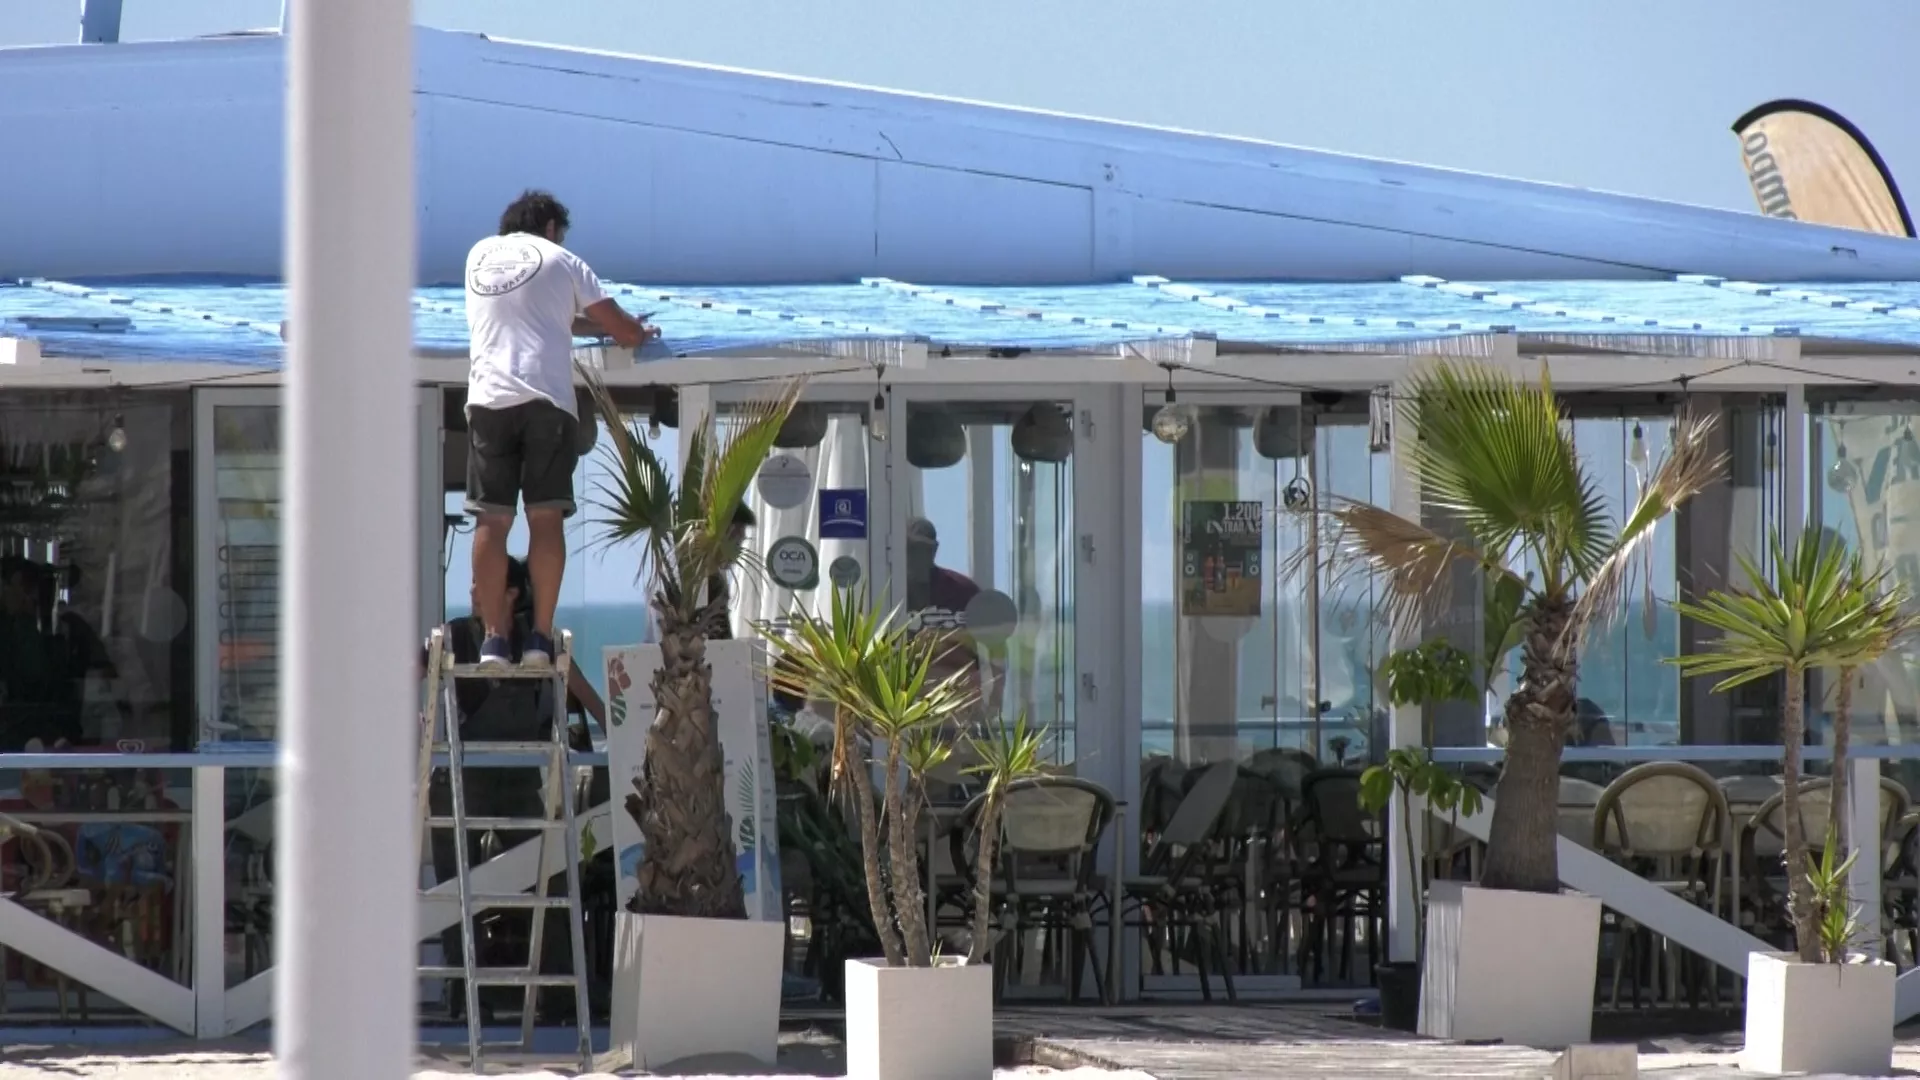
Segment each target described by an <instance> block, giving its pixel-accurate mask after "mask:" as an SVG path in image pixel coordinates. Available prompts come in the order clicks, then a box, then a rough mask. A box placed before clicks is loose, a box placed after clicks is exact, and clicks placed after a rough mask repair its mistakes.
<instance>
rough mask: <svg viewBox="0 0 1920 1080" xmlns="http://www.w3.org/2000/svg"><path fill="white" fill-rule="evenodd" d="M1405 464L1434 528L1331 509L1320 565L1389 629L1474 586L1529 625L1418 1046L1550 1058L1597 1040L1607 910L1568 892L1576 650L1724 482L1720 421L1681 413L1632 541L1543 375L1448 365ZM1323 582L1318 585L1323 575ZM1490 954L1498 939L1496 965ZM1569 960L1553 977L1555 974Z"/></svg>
mask: <svg viewBox="0 0 1920 1080" xmlns="http://www.w3.org/2000/svg"><path fill="white" fill-rule="evenodd" d="M1398 398H1399V400H1398V406H1397V407H1398V410H1399V413H1400V420H1401V423H1400V424H1399V425H1398V429H1397V436H1398V437H1397V438H1396V441H1395V446H1394V451H1395V453H1396V454H1398V455H1402V456H1403V459H1404V461H1405V463H1406V466H1407V468H1408V469H1409V470H1410V471H1411V473H1412V474H1413V476H1412V478H1413V489H1414V490H1415V491H1418V492H1419V493H1420V498H1421V501H1422V503H1423V504H1424V506H1425V507H1427V508H1428V509H1429V510H1430V511H1431V512H1432V515H1433V517H1432V520H1426V517H1427V515H1425V514H1422V515H1421V517H1422V519H1423V520H1418V521H1416V520H1409V519H1408V518H1405V517H1402V516H1400V515H1398V514H1395V513H1393V512H1392V511H1390V510H1387V509H1383V508H1381V507H1378V506H1373V505H1370V504H1368V503H1364V502H1357V501H1350V500H1345V499H1339V498H1333V499H1325V500H1321V502H1320V504H1319V505H1317V506H1314V507H1311V508H1309V512H1310V513H1312V514H1313V515H1315V517H1316V518H1317V519H1318V520H1319V521H1320V522H1321V523H1322V524H1324V525H1325V526H1326V527H1327V532H1328V536H1327V540H1326V542H1325V543H1323V544H1321V545H1320V550H1321V551H1322V552H1323V553H1324V554H1325V555H1326V557H1327V558H1328V559H1329V560H1331V561H1333V562H1334V563H1335V564H1336V568H1337V564H1341V563H1344V564H1346V566H1348V567H1349V568H1352V569H1357V570H1361V571H1364V572H1367V573H1369V574H1371V575H1373V579H1374V580H1376V581H1378V582H1380V583H1381V586H1382V588H1383V596H1384V603H1385V604H1386V607H1387V612H1388V615H1389V617H1390V618H1391V619H1392V620H1393V621H1394V622H1395V623H1396V624H1397V625H1398V626H1399V627H1400V628H1402V629H1403V630H1404V631H1408V632H1411V633H1414V634H1422V633H1424V632H1425V629H1426V627H1428V626H1432V625H1438V623H1439V621H1440V620H1441V618H1443V617H1444V616H1445V615H1446V614H1447V608H1448V605H1449V602H1450V600H1451V598H1452V593H1453V590H1452V588H1451V582H1452V579H1453V578H1454V577H1455V576H1456V572H1458V571H1462V570H1464V571H1469V572H1471V573H1473V574H1475V575H1476V576H1478V577H1479V578H1480V579H1481V580H1482V582H1483V584H1484V587H1485V589H1486V594H1487V596H1488V597H1490V598H1493V599H1495V600H1497V601H1499V603H1500V606H1501V607H1502V608H1503V609H1504V610H1506V611H1511V612H1513V613H1514V616H1515V619H1516V623H1517V629H1518V633H1519V640H1520V665H1521V678H1520V682H1519V686H1518V688H1517V689H1516V690H1515V691H1514V692H1513V694H1511V695H1510V696H1509V697H1508V699H1507V701H1506V705H1505V708H1504V718H1505V721H1506V724H1505V726H1506V730H1507V746H1506V764H1505V768H1504V769H1503V771H1502V773H1501V776H1500V781H1499V785H1498V787H1497V788H1496V789H1495V792H1494V797H1493V810H1492V822H1491V825H1490V833H1489V837H1488V845H1487V855H1486V863H1485V869H1484V872H1483V874H1482V877H1481V880H1480V882H1479V884H1478V885H1477V886H1463V885H1459V884H1456V883H1454V882H1448V881H1437V882H1435V883H1434V887H1433V889H1432V890H1431V891H1430V894H1429V898H1428V909H1427V910H1428V914H1427V918H1428V921H1429V922H1430V923H1431V924H1433V926H1439V925H1440V924H1441V922H1442V921H1444V922H1445V923H1446V925H1447V932H1446V933H1445V934H1439V933H1432V932H1430V933H1429V934H1428V935H1427V946H1428V952H1427V955H1426V956H1425V957H1424V963H1425V967H1424V968H1423V971H1422V976H1421V978H1422V996H1423V998H1425V999H1426V1000H1428V1001H1432V1002H1436V1003H1438V1005H1437V1006H1436V1007H1423V1009H1422V1024H1421V1029H1422V1031H1423V1032H1426V1033H1428V1034H1435V1035H1442V1036H1447V1037H1452V1038H1473V1039H1479V1038H1498V1039H1506V1040H1508V1041H1511V1042H1521V1043H1532V1044H1536V1045H1543V1046H1555V1045H1562V1046H1564V1045H1569V1044H1572V1043H1578V1042H1585V1041H1587V1039H1588V1038H1589V1037H1590V1036H1591V1033H1592V1025H1593V987H1592V978H1591V975H1592V972H1593V971H1594V968H1595V966H1596V964H1597V961H1598V952H1599V937H1600V902H1599V901H1598V900H1597V899H1595V898H1592V897H1585V896H1578V895H1573V894H1566V893H1563V892H1562V890H1561V883H1560V868H1559V858H1558V850H1557V844H1558V841H1559V834H1558V831H1557V830H1556V828H1555V824H1556V819H1557V812H1558V805H1557V804H1558V787H1559V773H1560V752H1561V749H1562V747H1563V746H1564V744H1565V735H1566V732H1567V730H1568V729H1569V728H1570V727H1571V726H1572V724H1573V722H1574V713H1575V709H1574V705H1575V701H1576V694H1575V684H1576V681H1577V679H1578V676H1579V670H1580V645H1581V642H1582V641H1583V640H1584V639H1585V638H1586V636H1587V631H1588V630H1589V629H1590V628H1592V627H1594V626H1595V625H1597V624H1600V623H1602V622H1604V621H1605V620H1607V619H1609V618H1611V617H1613V616H1614V615H1615V614H1617V612H1618V611H1619V609H1620V608H1621V607H1622V606H1623V601H1624V600H1625V598H1626V596H1627V595H1628V592H1629V589H1628V586H1629V584H1630V582H1631V580H1632V577H1633V573H1634V570H1635V567H1636V566H1637V565H1638V564H1639V563H1641V562H1642V561H1643V560H1644V558H1645V555H1644V548H1645V545H1646V544H1647V543H1648V542H1649V541H1650V540H1651V538H1652V536H1653V531H1654V526H1655V525H1656V524H1657V523H1658V522H1659V521H1660V519H1661V518H1663V517H1665V516H1667V515H1668V514H1670V513H1672V512H1673V511H1674V510H1675V509H1676V508H1678V507H1679V506H1680V505H1681V504H1682V503H1684V502H1685V501H1686V500H1687V499H1688V498H1690V497H1691V496H1693V495H1694V494H1695V493H1696V492H1698V491H1700V490H1701V489H1702V488H1703V487H1705V486H1706V485H1707V484H1709V483H1711V482H1712V481H1713V480H1714V479H1715V477H1716V476H1718V475H1719V473H1720V471H1721V468H1722V464H1723V461H1724V457H1723V455H1719V454H1716V453H1714V452H1713V451H1712V449H1711V446H1710V444H1709V440H1708V432H1709V430H1710V428H1711V419H1710V418H1698V417H1695V416H1692V415H1686V416H1682V417H1680V418H1679V419H1677V420H1676V421H1675V422H1674V425H1673V428H1672V441H1671V445H1670V447H1669V449H1668V451H1667V453H1666V455H1665V457H1664V458H1663V459H1662V460H1661V461H1660V463H1659V464H1658V466H1657V467H1655V468H1653V469H1651V470H1650V475H1648V476H1647V477H1646V479H1645V481H1644V483H1643V484H1642V486H1641V489H1640V492H1639V495H1638V497H1637V498H1636V499H1635V500H1634V502H1633V504H1632V505H1631V506H1630V507H1628V510H1627V513H1626V515H1625V516H1624V519H1623V521H1622V523H1621V525H1620V526H1619V527H1618V528H1617V529H1616V528H1615V527H1614V525H1613V523H1612V521H1611V518H1610V516H1609V514H1608V513H1607V511H1606V509H1605V503H1604V501H1603V498H1602V494H1601V489H1600V485H1599V483H1598V481H1597V480H1596V479H1595V478H1594V476H1593V475H1592V474H1591V472H1590V471H1589V470H1588V469H1587V467H1586V464H1585V462H1583V461H1582V460H1581V457H1580V454H1579V451H1578V449H1577V448H1576V446H1575V445H1574V440H1573V432H1572V430H1571V429H1570V428H1569V427H1567V426H1565V425H1564V423H1563V417H1562V415H1561V410H1560V403H1559V401H1558V400H1557V399H1556V398H1555V396H1554V393H1553V386H1552V382H1551V380H1550V379H1549V378H1548V376H1547V373H1546V371H1545V370H1544V369H1542V372H1541V376H1540V379H1539V382H1538V383H1537V384H1533V385H1529V384H1527V383H1524V382H1522V381H1521V380H1520V379H1518V378H1517V377H1515V376H1513V375H1512V374H1509V373H1508V372H1506V371H1503V370H1501V369H1498V368H1495V367H1492V366H1489V365H1485V364H1478V363H1461V362H1451V361H1438V362H1435V363H1434V364H1432V365H1430V366H1428V367H1426V368H1424V369H1422V370H1421V371H1419V372H1418V373H1416V374H1415V375H1414V376H1413V377H1412V379H1411V380H1410V381H1409V382H1408V384H1407V385H1406V386H1405V387H1404V388H1403V389H1402V390H1401V391H1400V392H1399V394H1398ZM1318 569H1319V568H1316V572H1318ZM1485 942H1499V946H1498V947H1496V948H1488V947H1486V946H1485ZM1549 955H1550V956H1554V957H1555V958H1556V962H1555V963H1554V964H1550V965H1549V964H1541V963H1539V959H1538V958H1539V957H1541V956H1549Z"/></svg>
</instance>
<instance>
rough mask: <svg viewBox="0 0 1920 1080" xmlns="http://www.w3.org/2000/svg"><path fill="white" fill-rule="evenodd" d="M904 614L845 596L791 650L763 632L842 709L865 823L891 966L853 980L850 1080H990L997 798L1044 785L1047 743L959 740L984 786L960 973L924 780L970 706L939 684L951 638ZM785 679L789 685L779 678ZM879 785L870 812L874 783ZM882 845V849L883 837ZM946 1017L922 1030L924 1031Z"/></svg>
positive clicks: (841, 769) (797, 633) (944, 756)
mask: <svg viewBox="0 0 1920 1080" xmlns="http://www.w3.org/2000/svg"><path fill="white" fill-rule="evenodd" d="M900 616H901V613H900V611H898V610H895V611H893V612H891V613H889V614H885V615H882V614H880V613H879V612H878V609H875V608H871V607H868V606H866V605H864V604H863V603H861V602H860V601H858V600H857V599H856V598H855V596H854V594H853V592H852V591H851V590H848V589H838V590H835V592H834V595H833V601H832V606H831V609H830V612H829V615H828V618H827V619H825V620H816V619H812V618H809V617H808V616H807V615H806V613H805V612H804V611H800V612H796V613H795V615H794V617H793V618H792V619H791V620H790V628H789V632H790V633H791V637H782V636H781V635H780V634H779V633H778V632H777V630H778V628H776V627H773V626H771V625H767V626H763V627H761V628H760V629H761V631H762V633H764V634H766V636H767V638H768V640H769V641H771V642H772V643H773V645H774V648H775V649H776V650H778V651H779V652H780V653H781V654H782V656H783V660H785V661H786V663H785V664H783V665H780V666H778V667H776V669H775V678H776V679H777V680H781V681H782V684H783V685H784V686H785V687H786V688H787V689H790V690H792V691H794V692H796V693H800V694H804V695H806V696H808V697H811V698H812V699H814V700H816V701H825V702H829V703H831V704H832V706H833V708H834V725H835V740H834V750H833V762H834V765H833V787H834V789H835V791H836V793H838V794H839V795H841V796H842V797H844V798H846V799H848V800H849V801H851V802H852V803H853V805H854V810H855V813H856V816H857V817H858V820H859V822H860V834H861V847H862V854H863V857H864V861H865V865H866V877H867V897H868V902H869V903H870V905H871V906H872V910H873V922H874V926H875V928H876V929H877V930H878V931H879V934H880V940H881V946H882V949H883V951H884V953H885V956H884V958H883V960H882V961H877V962H876V961H868V960H857V959H856V960H848V961H847V966H846V1005H847V1058H848V1074H849V1076H852V1077H866V1078H870V1080H881V1078H891V1077H895V1076H955V1077H967V1076H979V1077H981V1078H983V1080H984V1078H986V1077H990V1076H991V1075H992V1073H993V973H992V969H991V968H990V967H987V966H986V965H985V964H984V963H983V962H982V961H983V960H984V959H985V957H986V952H987V944H988V933H987V925H988V921H989V919H988V910H987V907H986V905H987V904H989V903H990V902H991V897H992V887H991V877H992V868H993V861H992V859H993V855H992V850H993V844H992V843H991V840H992V839H993V838H995V837H997V836H998V835H999V828H1000V825H999V813H1000V797H1001V796H1002V795H1003V794H1004V792H1005V791H1006V789H1007V787H1008V786H1009V785H1010V784H1011V783H1012V782H1013V781H1015V780H1019V779H1024V778H1025V777H1026V776H1029V775H1032V774H1034V773H1035V772H1037V771H1038V765H1039V748H1040V746H1041V745H1042V744H1043V742H1044V738H1045V737H1044V733H1042V732H1039V731H1034V730H1031V729H1029V728H1028V726H1027V724H1026V723H1025V721H1024V720H1022V721H1020V722H1018V723H1016V724H1012V725H998V726H997V730H994V729H989V730H988V731H985V732H975V733H971V734H967V735H963V736H962V737H963V738H965V739H966V741H967V742H968V743H969V744H970V746H971V748H972V749H973V750H974V752H975V754H976V755H977V757H978V762H979V763H978V764H976V765H974V766H972V767H970V769H969V771H970V772H974V773H976V774H978V775H980V776H981V777H982V778H983V780H984V781H985V788H986V792H987V800H986V804H985V806H984V812H983V813H982V815H981V818H980V829H981V833H982V837H981V844H980V861H979V864H978V867H977V871H976V882H975V902H976V904H977V905H979V907H978V910H976V912H975V916H974V917H975V929H974V935H973V941H972V947H971V950H970V952H969V955H968V956H967V957H966V959H965V960H964V961H962V960H959V959H957V958H953V959H950V958H947V957H943V956H942V955H941V954H940V948H939V943H938V941H937V940H936V939H935V936H934V931H935V927H933V926H931V925H929V924H928V921H927V897H926V893H925V892H924V891H923V889H922V887H921V882H922V881H923V880H924V875H925V869H924V867H923V866H922V865H921V860H920V856H919V841H920V811H921V807H922V806H924V805H925V803H926V777H927V774H928V773H929V772H930V771H931V770H933V769H936V768H938V767H940V766H941V765H942V764H944V763H945V762H946V761H947V760H948V758H949V757H950V756H951V755H952V751H953V742H952V741H951V740H950V738H949V736H948V733H949V732H950V731H951V730H952V729H953V727H954V726H955V725H956V724H957V723H958V722H959V721H960V720H961V718H962V717H963V716H965V715H966V714H967V713H968V712H969V711H970V709H971V708H972V706H973V705H974V703H975V697H974V694H973V691H972V690H971V689H969V688H968V685H967V682H968V679H967V674H966V673H965V672H964V671H963V672H956V673H954V674H953V675H950V676H947V677H946V678H944V679H936V678H935V677H934V675H933V671H934V667H935V660H936V659H937V658H939V657H940V656H941V655H942V654H943V653H945V652H946V651H947V650H948V649H949V648H951V647H952V642H951V640H950V635H948V634H946V633H935V632H926V631H920V632H915V631H913V630H910V629H908V627H907V626H906V624H905V620H904V619H902V618H901V617H900ZM782 668H784V669H785V670H784V672H783V671H782ZM874 767H878V768H879V770H880V775H881V778H882V780H881V791H880V797H879V800H878V802H879V805H878V806H876V805H875V803H876V798H875V792H874V784H873V779H872V773H871V771H870V770H871V769H873V768H874ZM883 834H884V835H883ZM929 1016H937V1017H939V1022H938V1023H931V1024H930V1023H928V1021H927V1017H929Z"/></svg>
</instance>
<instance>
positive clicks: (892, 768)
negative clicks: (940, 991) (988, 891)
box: [887, 738, 933, 967]
mask: <svg viewBox="0 0 1920 1080" xmlns="http://www.w3.org/2000/svg"><path fill="white" fill-rule="evenodd" d="M900 751H901V746H900V740H899V739H897V738H895V739H888V740H887V862H888V864H889V865H890V867H891V869H892V871H893V874H892V883H893V910H894V914H895V915H897V916H899V919H900V939H901V941H902V942H904V943H905V944H906V949H907V966H908V967H927V966H929V965H931V964H932V962H933V950H932V947H931V946H930V945H929V943H928V941H927V909H926V903H927V897H926V893H925V892H924V891H923V890H922V889H921V888H920V865H919V864H920V860H919V859H918V858H917V857H916V856H915V855H914V847H915V843H914V842H915V840H916V839H917V837H915V836H914V826H915V824H916V823H917V822H918V820H919V818H920V815H919V813H918V812H917V811H918V809H919V807H918V805H917V800H913V799H909V798H907V785H908V784H909V783H910V781H909V780H908V778H907V776H906V772H905V770H904V769H903V768H902V767H901V763H900Z"/></svg>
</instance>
